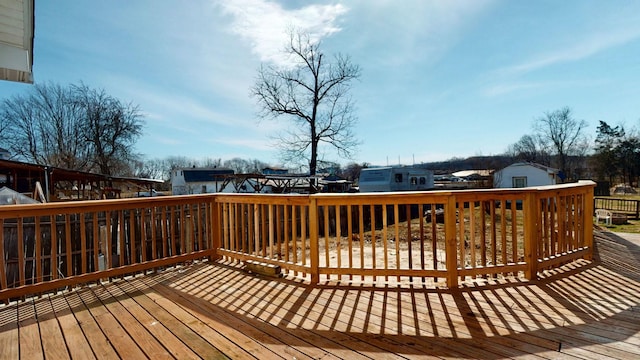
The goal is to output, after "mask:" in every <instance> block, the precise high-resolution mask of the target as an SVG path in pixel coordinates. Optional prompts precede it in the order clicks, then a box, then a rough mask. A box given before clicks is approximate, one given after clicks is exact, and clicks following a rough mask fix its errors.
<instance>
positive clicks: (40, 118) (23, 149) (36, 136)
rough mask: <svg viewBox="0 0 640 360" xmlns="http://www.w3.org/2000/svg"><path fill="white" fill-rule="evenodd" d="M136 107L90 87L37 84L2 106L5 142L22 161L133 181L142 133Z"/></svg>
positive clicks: (139, 116) (0, 114) (1, 114)
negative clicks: (132, 163) (135, 151)
mask: <svg viewBox="0 0 640 360" xmlns="http://www.w3.org/2000/svg"><path fill="white" fill-rule="evenodd" d="M141 118H142V116H141V114H140V112H139V110H138V108H137V107H136V106H133V105H131V104H123V103H121V102H120V101H119V100H118V99H115V98H113V97H112V96H109V95H107V94H106V93H105V92H104V91H102V90H94V89H91V88H89V87H87V86H85V85H82V84H81V85H78V86H75V85H72V86H68V87H62V86H60V85H56V84H52V83H46V84H37V85H35V86H34V87H33V88H32V91H31V93H30V94H27V95H24V96H14V97H13V98H10V99H6V100H4V101H3V102H2V104H1V108H0V121H1V122H2V123H3V124H4V126H5V129H3V131H2V135H1V138H2V140H3V143H5V144H7V145H8V147H9V149H8V150H10V152H11V153H12V154H15V155H16V157H17V158H19V159H22V160H26V161H31V162H35V163H38V164H43V165H52V166H59V167H64V168H68V169H74V170H82V171H99V172H101V173H103V174H108V175H128V174H129V173H130V169H129V164H130V161H131V160H132V159H133V153H132V151H133V146H134V144H135V141H136V140H137V138H138V137H139V136H140V135H141V133H142V120H141Z"/></svg>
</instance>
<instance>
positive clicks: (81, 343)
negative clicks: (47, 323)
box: [47, 296, 96, 359]
mask: <svg viewBox="0 0 640 360" xmlns="http://www.w3.org/2000/svg"><path fill="white" fill-rule="evenodd" d="M47 300H49V301H50V302H51V305H52V307H53V309H54V311H55V312H54V314H55V316H56V319H57V320H58V324H59V325H60V330H61V331H62V334H63V335H64V339H65V343H66V345H67V349H68V351H69V355H70V356H71V358H73V359H95V358H96V357H95V355H94V354H93V350H91V345H89V341H88V340H87V337H86V336H85V335H84V333H83V331H82V327H80V324H78V321H77V320H76V318H75V316H74V315H73V312H72V311H71V309H70V308H69V305H68V303H67V301H66V299H65V298H64V297H62V296H47Z"/></svg>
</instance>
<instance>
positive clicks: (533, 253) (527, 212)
mask: <svg viewBox="0 0 640 360" xmlns="http://www.w3.org/2000/svg"><path fill="white" fill-rule="evenodd" d="M523 210H524V214H523V215H524V216H523V218H524V261H525V262H526V263H527V270H526V271H525V272H524V277H525V278H526V279H527V280H533V279H534V278H536V275H537V274H538V241H539V240H540V239H539V235H538V234H539V231H538V227H539V226H540V211H539V210H538V193H537V190H530V191H529V192H527V193H526V195H525V197H524V206H523Z"/></svg>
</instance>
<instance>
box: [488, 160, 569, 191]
mask: <svg viewBox="0 0 640 360" xmlns="http://www.w3.org/2000/svg"><path fill="white" fill-rule="evenodd" d="M558 180H559V177H558V169H554V168H551V167H548V166H544V165H540V164H536V163H525V162H522V163H515V164H511V165H509V166H507V167H505V168H503V169H502V170H499V171H496V172H495V173H494V176H493V184H494V187H496V188H523V187H530V186H543V185H555V184H557V183H558Z"/></svg>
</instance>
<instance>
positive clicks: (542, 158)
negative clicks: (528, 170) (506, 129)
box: [507, 135, 550, 165]
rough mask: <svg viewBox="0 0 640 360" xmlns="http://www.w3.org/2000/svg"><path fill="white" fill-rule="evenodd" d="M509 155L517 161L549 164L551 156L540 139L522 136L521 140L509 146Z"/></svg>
mask: <svg viewBox="0 0 640 360" xmlns="http://www.w3.org/2000/svg"><path fill="white" fill-rule="evenodd" d="M507 154H509V155H510V156H512V157H513V158H514V159H516V160H521V161H527V162H535V163H539V164H543V165H550V164H549V161H550V159H549V154H548V153H547V152H546V151H545V150H544V149H543V146H542V145H541V144H540V142H539V141H538V138H537V137H535V136H532V135H522V137H521V138H520V140H518V141H517V142H515V143H513V144H511V145H509V148H508V149H507Z"/></svg>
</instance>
